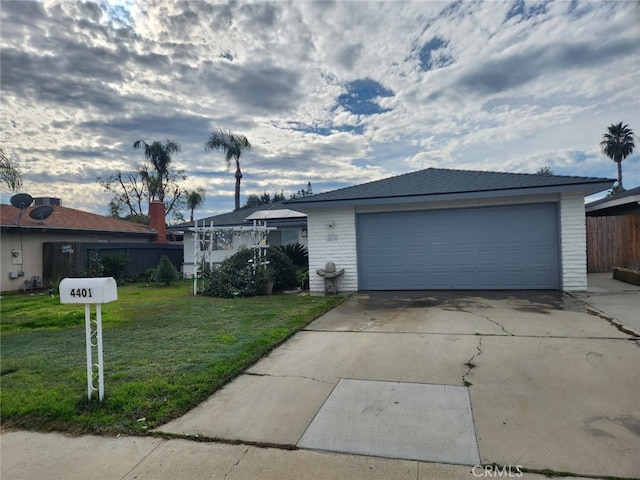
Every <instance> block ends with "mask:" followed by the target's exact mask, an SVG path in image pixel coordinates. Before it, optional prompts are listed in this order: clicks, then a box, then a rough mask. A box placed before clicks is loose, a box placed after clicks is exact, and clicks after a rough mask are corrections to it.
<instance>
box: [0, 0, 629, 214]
mask: <svg viewBox="0 0 640 480" xmlns="http://www.w3.org/2000/svg"><path fill="white" fill-rule="evenodd" d="M1 15H2V26H3V28H2V31H1V32H0V35H1V42H2V44H1V47H2V52H3V54H2V57H1V61H2V65H1V67H2V79H1V83H0V88H1V89H2V92H1V93H2V99H3V100H2V106H1V108H2V115H1V117H2V118H1V120H0V128H1V131H0V140H1V141H2V144H3V146H4V147H5V149H6V150H7V151H8V152H10V153H11V154H12V155H14V156H15V157H16V158H18V159H20V164H21V167H22V169H23V171H24V174H25V188H26V189H28V190H29V192H30V193H32V194H33V195H46V196H49V195H53V196H60V197H61V198H62V199H63V203H64V204H65V205H68V206H71V207H76V208H84V209H87V210H91V211H96V212H98V213H103V214H105V213H107V208H106V205H107V202H108V200H109V195H107V194H106V193H104V192H103V191H102V189H101V187H100V186H99V185H98V184H97V182H96V181H95V177H97V176H105V175H106V174H108V173H109V172H112V171H115V170H120V169H123V170H124V169H130V168H132V167H133V166H134V165H135V164H136V163H138V162H140V161H141V160H142V155H141V153H140V152H139V151H135V150H134V149H133V148H132V144H133V142H134V141H135V140H138V139H146V140H150V141H153V140H161V141H163V140H165V139H167V138H171V139H175V140H177V141H178V142H179V143H180V144H181V145H182V152H181V153H180V154H178V155H176V156H175V158H174V162H175V163H176V165H177V166H180V167H181V168H184V169H185V170H186V172H187V174H188V175H189V181H188V182H187V184H186V187H187V188H190V189H193V188H197V187H199V186H204V187H206V188H207V202H206V204H205V208H204V209H203V210H202V211H201V213H202V214H210V213H214V212H222V211H228V210H230V209H231V208H232V207H233V187H234V179H233V173H232V172H227V171H226V169H225V167H224V161H223V157H222V154H221V153H220V152H205V151H204V148H203V145H204V142H205V141H206V139H207V137H208V135H209V133H210V132H211V131H212V130H213V129H215V128H225V129H231V130H232V131H236V132H239V133H243V134H245V135H246V136H247V137H248V138H249V140H250V141H251V143H252V145H253V147H254V148H253V149H252V150H251V151H249V152H247V153H245V154H244V155H243V159H242V166H243V172H244V174H245V176H244V178H243V183H242V193H243V195H247V194H250V193H261V192H262V191H265V190H267V191H270V192H273V191H280V190H283V191H284V192H285V193H286V194H288V193H292V192H295V191H297V190H299V189H300V188H304V187H305V186H306V183H307V182H308V181H311V183H312V185H313V187H314V192H320V191H322V190H323V189H331V188H335V187H339V186H344V185H346V184H354V183H360V182H364V181H370V180H374V179H378V178H382V177H384V176H387V175H391V174H398V173H404V172H407V171H410V170H413V169H418V168H426V167H430V166H439V167H447V168H470V169H473V168H476V169H483V170H497V171H535V170H536V169H537V168H538V167H540V166H542V165H545V164H548V165H550V166H551V167H552V168H553V169H554V171H555V172H556V173H557V174H567V175H585V176H600V177H613V176H615V164H614V163H613V162H611V161H610V160H609V159H607V158H606V157H604V156H603V155H602V154H600V153H599V151H598V143H599V141H600V139H601V137H602V134H603V133H604V131H605V129H606V127H607V126H608V125H610V124H611V123H614V122H616V123H617V122H619V121H624V122H626V123H629V124H630V126H631V127H632V128H633V129H634V130H635V131H636V132H639V131H640V100H639V98H640V87H639V85H640V52H639V50H638V45H639V44H640V29H638V27H637V25H638V24H639V23H640V4H638V2H628V1H615V2H599V1H579V2H566V1H552V2H546V1H544V2H529V1H528V2H508V1H500V2H495V1H487V2H451V3H447V2H425V1H414V2H410V1H408V2H395V1H388V2H313V1H304V2H280V1H272V2H269V1H260V2H255V3H244V2H240V3H236V2H229V3H225V2H204V1H182V2H176V1H169V0H156V1H142V0H137V1H136V0H109V1H106V2H104V1H103V2H99V3H90V2H86V3H81V2H66V1H58V0H47V1H42V2H22V1H11V0H9V1H5V2H3V8H2V11H1ZM508 17H509V18H508ZM427 47H428V48H427ZM430 49H433V50H430ZM427 60H428V61H427ZM362 80H370V81H372V82H376V83H375V84H377V85H380V86H381V87H382V88H384V89H386V90H388V91H391V92H392V95H391V96H381V97H378V98H374V99H372V100H370V102H371V103H368V104H366V105H367V106H368V108H373V107H374V106H375V105H376V104H377V105H378V106H379V109H380V112H382V113H373V114H362V113H361V114H356V113H354V112H352V111H350V109H349V108H348V107H345V105H342V106H341V105H339V101H340V98H341V95H344V94H346V93H348V92H349V88H350V87H353V85H354V84H353V83H352V82H354V81H362ZM342 98H344V97H342ZM638 148H640V147H638ZM639 159H640V155H639V154H638V153H635V154H634V155H633V156H632V157H630V158H628V159H627V160H625V162H624V163H623V174H624V178H625V185H626V186H627V187H630V186H635V185H638V184H640V171H639V170H640V169H639V168H638V164H639V163H640V160H639ZM80 192H81V194H80ZM3 200H5V201H6V199H5V196H3Z"/></svg>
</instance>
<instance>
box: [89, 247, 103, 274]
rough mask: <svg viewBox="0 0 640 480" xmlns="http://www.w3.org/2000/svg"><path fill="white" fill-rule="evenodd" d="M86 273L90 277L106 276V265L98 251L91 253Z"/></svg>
mask: <svg viewBox="0 0 640 480" xmlns="http://www.w3.org/2000/svg"><path fill="white" fill-rule="evenodd" d="M85 275H86V276H87V277H90V278H91V277H102V276H104V265H103V264H102V260H101V259H100V255H98V252H92V253H91V255H89V267H88V268H87V271H86V273H85Z"/></svg>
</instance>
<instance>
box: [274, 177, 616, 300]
mask: <svg viewBox="0 0 640 480" xmlns="http://www.w3.org/2000/svg"><path fill="white" fill-rule="evenodd" d="M613 182H614V180H613V179H607V178H589V177H574V176H558V175H551V176H545V175H534V174H522V173H498V172H484V171H466V170H450V169H441V168H429V169H426V170H421V171H417V172H413V173H407V174H404V175H399V176H396V177H392V178H387V179H384V180H379V181H375V182H370V183H365V184H361V185H355V186H352V187H346V188H341V189H338V190H334V191H330V192H326V193H321V194H317V195H313V196H310V197H306V198H300V199H293V200H288V201H286V202H285V205H287V206H288V207H289V208H292V209H295V210H299V211H302V212H305V213H306V214H307V225H308V242H309V245H308V249H309V272H310V279H309V280H310V289H311V292H312V293H316V294H321V293H322V292H324V278H323V277H322V276H320V275H318V274H316V271H317V270H319V269H323V268H324V267H325V264H326V263H327V262H329V261H331V262H333V263H334V264H335V266H336V268H337V269H338V270H340V269H344V274H343V275H341V276H340V277H339V278H338V290H339V291H341V292H353V291H363V290H364V291H366V290H449V289H453V290H466V289H470V290H472V289H491V290H493V289H497V290H511V289H557V290H563V291H583V290H586V288H587V275H586V273H587V270H586V238H585V207H584V198H585V196H587V195H591V194H593V193H597V192H600V191H603V190H606V189H610V188H611V187H612V185H613Z"/></svg>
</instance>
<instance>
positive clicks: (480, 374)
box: [157, 292, 640, 477]
mask: <svg viewBox="0 0 640 480" xmlns="http://www.w3.org/2000/svg"><path fill="white" fill-rule="evenodd" d="M639 346H640V344H639V342H638V337H637V336H636V335H635V334H634V332H629V330H626V329H620V328H618V327H616V323H615V322H614V321H610V319H607V318H606V316H605V315H603V314H602V313H601V312H594V311H593V310H592V309H591V308H590V307H589V305H588V304H586V303H584V302H583V301H581V300H580V299H578V298H575V297H572V296H570V295H566V294H562V293H559V292H375V293H374V292H369V293H367V292H360V293H358V294H355V295H352V296H351V297H349V298H347V299H346V300H345V302H344V303H343V304H341V305H340V306H339V307H337V308H335V309H333V310H332V311H330V312H328V313H327V314H326V315H324V316H322V317H321V318H319V319H318V320H316V321H315V322H313V323H311V324H310V325H309V326H308V327H307V328H306V329H304V330H303V331H301V332H299V333H298V334H296V335H294V336H293V337H292V338H291V339H290V340H289V341H287V342H286V343H285V344H283V345H282V346H281V347H279V348H277V349H276V350H274V351H273V352H272V353H271V354H270V355H268V356H267V357H265V358H264V359H262V360H261V361H259V362H258V363H256V364H255V365H254V366H252V367H251V368H249V369H248V370H247V371H246V372H245V373H244V374H243V375H241V376H239V377H238V378H236V379H235V380H234V381H233V382H231V383H229V384H228V385H227V386H226V387H224V388H223V389H221V390H220V391H218V392H217V393H215V394H214V395H213V396H211V397H210V398H209V399H208V400H207V401H206V402H205V403H203V404H201V405H200V406H198V407H197V408H195V409H194V410H192V411H190V412H188V413H187V414H186V415H184V416H182V417H180V418H178V419H175V420H174V421H172V422H170V423H168V424H166V425H163V426H161V427H159V428H158V429H157V430H158V431H161V432H166V433H172V434H177V435H181V436H185V437H186V438H191V437H195V436H198V437H203V438H211V439H223V440H226V441H234V442H235V441H239V442H246V443H252V444H257V445H265V446H277V447H282V448H302V449H312V450H324V451H332V452H342V453H353V454H362V455H372V456H378V457H387V458H397V459H405V460H420V461H429V462H431V461H432V462H441V463H451V464H461V465H476V464H479V463H482V464H492V463H496V464H499V465H505V466H512V467H514V468H516V467H521V468H529V469H535V470H544V469H551V470H556V471H563V472H572V473H574V474H582V475H594V476H606V475H609V476H619V477H638V476H640V401H639V399H640V381H639V380H640V370H639V369H638V365H640V348H639Z"/></svg>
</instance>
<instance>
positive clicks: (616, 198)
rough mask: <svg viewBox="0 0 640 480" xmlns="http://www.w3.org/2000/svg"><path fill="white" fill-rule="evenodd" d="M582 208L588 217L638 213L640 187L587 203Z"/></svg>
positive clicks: (639, 213)
mask: <svg viewBox="0 0 640 480" xmlns="http://www.w3.org/2000/svg"><path fill="white" fill-rule="evenodd" d="M584 209H585V212H586V213H587V216H588V217H608V216H614V215H616V216H617V215H633V214H636V215H640V187H636V188H632V189H631V190H626V191H624V192H622V193H618V194H617V195H611V196H610V197H604V198H601V199H600V200H596V201H594V202H590V203H587V204H586V205H585V206H584Z"/></svg>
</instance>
